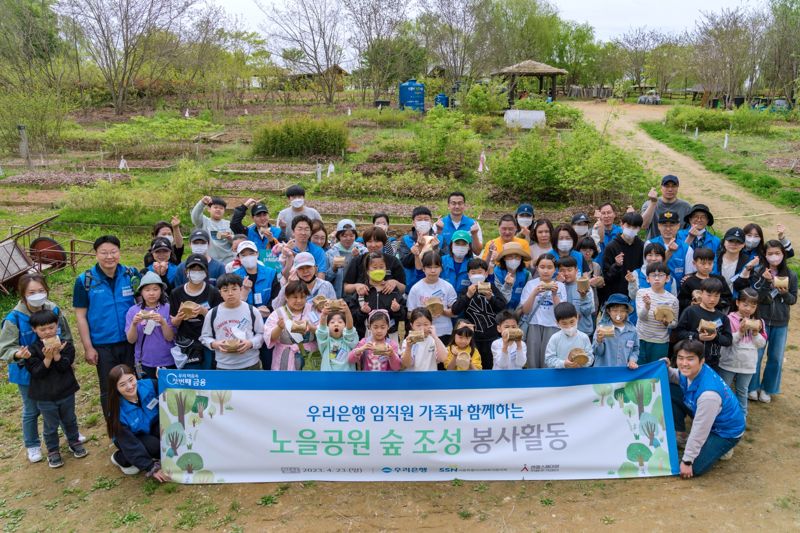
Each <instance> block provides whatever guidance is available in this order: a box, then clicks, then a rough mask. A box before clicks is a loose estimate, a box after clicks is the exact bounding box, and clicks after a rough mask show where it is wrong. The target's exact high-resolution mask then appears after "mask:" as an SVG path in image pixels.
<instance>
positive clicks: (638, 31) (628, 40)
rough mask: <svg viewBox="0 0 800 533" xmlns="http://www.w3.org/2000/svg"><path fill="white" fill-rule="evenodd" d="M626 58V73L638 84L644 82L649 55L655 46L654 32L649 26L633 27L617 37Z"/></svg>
mask: <svg viewBox="0 0 800 533" xmlns="http://www.w3.org/2000/svg"><path fill="white" fill-rule="evenodd" d="M616 43H617V45H618V46H619V47H620V49H621V50H622V52H623V57H624V58H625V73H626V74H627V75H628V76H629V77H630V78H631V79H633V81H634V83H635V84H636V85H641V84H642V83H643V82H644V74H645V66H646V65H647V57H648V54H649V53H650V51H651V50H652V49H653V47H654V46H655V40H654V38H653V32H652V31H650V30H648V29H647V28H644V27H642V28H633V29H631V30H630V31H628V32H626V33H624V34H623V35H621V36H620V37H618V38H617V39H616Z"/></svg>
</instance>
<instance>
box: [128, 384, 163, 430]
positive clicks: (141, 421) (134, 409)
mask: <svg viewBox="0 0 800 533" xmlns="http://www.w3.org/2000/svg"><path fill="white" fill-rule="evenodd" d="M136 386H137V389H138V390H137V394H138V395H139V403H138V404H133V403H131V402H129V401H128V400H126V399H125V398H122V397H120V399H119V422H120V424H122V425H124V426H127V427H128V428H129V429H130V430H131V433H133V434H134V435H143V434H147V433H150V427H151V426H152V425H153V421H154V420H156V419H158V402H155V404H154V405H153V406H152V407H148V406H149V405H150V404H151V402H153V400H154V399H155V398H157V396H158V395H157V394H156V390H155V387H154V386H153V382H152V380H149V379H140V380H139V381H138V382H137V383H136Z"/></svg>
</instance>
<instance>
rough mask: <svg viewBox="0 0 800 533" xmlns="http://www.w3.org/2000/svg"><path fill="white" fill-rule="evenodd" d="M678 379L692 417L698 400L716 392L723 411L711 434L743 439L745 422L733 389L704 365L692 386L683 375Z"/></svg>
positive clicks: (718, 416) (684, 400)
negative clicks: (706, 393)
mask: <svg viewBox="0 0 800 533" xmlns="http://www.w3.org/2000/svg"><path fill="white" fill-rule="evenodd" d="M678 379H679V380H680V385H681V390H683V404H684V405H685V406H686V408H687V409H689V411H691V413H692V416H694V414H695V412H696V411H697V400H698V398H700V395H701V394H703V393H704V392H707V391H713V392H716V393H717V394H718V395H719V397H720V398H721V399H722V410H721V411H720V412H719V414H718V415H717V418H716V419H715V420H714V424H713V425H712V426H711V433H713V434H714V435H717V436H718V437H722V438H724V439H735V438H736V437H741V435H742V433H744V427H745V420H744V413H742V408H741V407H740V406H739V401H738V400H737V399H736V396H735V395H734V394H733V391H731V388H730V387H728V386H727V385H726V384H725V382H724V381H722V378H721V377H719V375H717V373H716V372H714V370H713V369H712V368H711V367H710V366H708V365H703V368H702V369H701V370H700V373H699V374H697V376H696V377H695V378H694V381H692V383H691V385H690V384H689V381H688V380H687V379H686V377H685V376H684V375H683V374H680V375H679V376H678Z"/></svg>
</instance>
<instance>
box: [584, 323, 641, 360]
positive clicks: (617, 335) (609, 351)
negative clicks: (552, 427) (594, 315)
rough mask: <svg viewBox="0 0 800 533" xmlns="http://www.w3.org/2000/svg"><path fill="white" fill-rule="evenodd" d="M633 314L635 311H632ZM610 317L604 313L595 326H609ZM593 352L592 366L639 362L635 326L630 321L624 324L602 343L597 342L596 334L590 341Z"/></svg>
mask: <svg viewBox="0 0 800 533" xmlns="http://www.w3.org/2000/svg"><path fill="white" fill-rule="evenodd" d="M634 312H635V311H634ZM610 325H612V323H611V317H610V316H608V313H607V312H606V311H603V316H602V317H601V318H600V321H599V322H598V323H597V326H598V327H600V326H610ZM592 340H593V342H592V351H593V352H594V366H627V365H628V362H629V361H634V362H636V361H638V360H639V334H638V333H636V326H634V325H633V324H631V322H630V320H628V321H626V322H625V327H624V328H622V331H619V330H615V331H614V336H613V337H606V338H604V339H603V342H601V343H598V342H597V332H596V331H595V334H594V338H593V339H592Z"/></svg>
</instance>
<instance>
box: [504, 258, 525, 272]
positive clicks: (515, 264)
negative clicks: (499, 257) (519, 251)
mask: <svg viewBox="0 0 800 533" xmlns="http://www.w3.org/2000/svg"><path fill="white" fill-rule="evenodd" d="M520 263H522V261H521V260H520V259H509V260H507V261H506V267H508V270H517V269H518V268H519V265H520Z"/></svg>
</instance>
